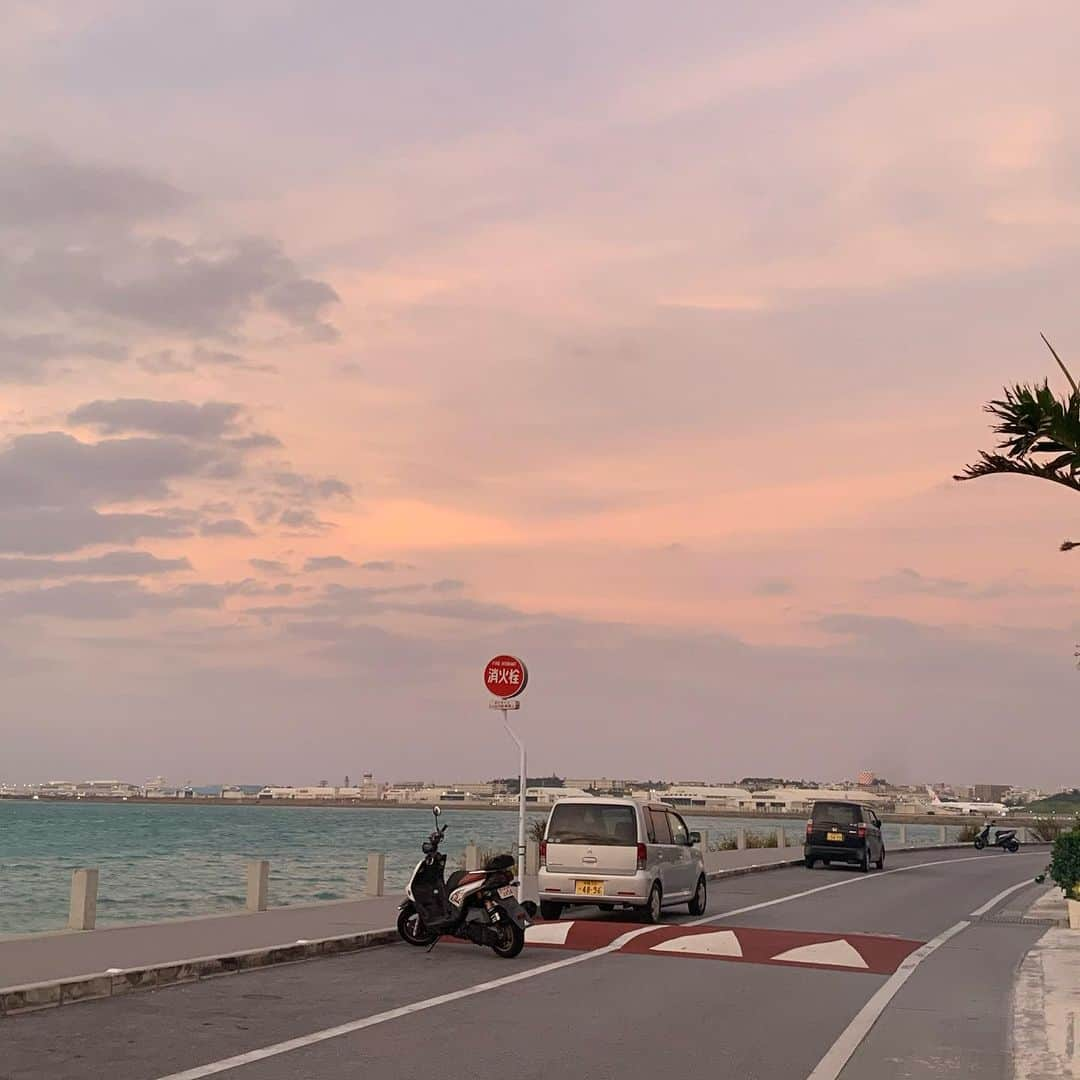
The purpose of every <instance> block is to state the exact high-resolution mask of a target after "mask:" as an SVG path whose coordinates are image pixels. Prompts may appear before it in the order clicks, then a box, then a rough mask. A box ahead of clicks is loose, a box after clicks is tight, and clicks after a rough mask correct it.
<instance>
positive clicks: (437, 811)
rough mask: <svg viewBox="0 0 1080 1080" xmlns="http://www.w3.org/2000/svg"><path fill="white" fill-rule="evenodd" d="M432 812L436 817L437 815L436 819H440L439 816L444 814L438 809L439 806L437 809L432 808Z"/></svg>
mask: <svg viewBox="0 0 1080 1080" xmlns="http://www.w3.org/2000/svg"><path fill="white" fill-rule="evenodd" d="M431 812H432V813H433V814H434V815H435V816H436V817H438V816H439V815H440V814H441V813H442V811H441V810H440V809H439V808H438V807H437V806H436V807H433V808H432V811H431Z"/></svg>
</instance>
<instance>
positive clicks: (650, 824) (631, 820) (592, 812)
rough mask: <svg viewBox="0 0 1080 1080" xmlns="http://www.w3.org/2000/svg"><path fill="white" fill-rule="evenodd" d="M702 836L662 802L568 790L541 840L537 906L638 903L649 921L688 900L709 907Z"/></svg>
mask: <svg viewBox="0 0 1080 1080" xmlns="http://www.w3.org/2000/svg"><path fill="white" fill-rule="evenodd" d="M700 843H701V837H700V835H699V834H698V833H696V832H691V831H690V830H689V829H688V828H687V827H686V822H685V821H683V819H682V818H681V817H680V816H679V815H678V814H677V813H676V812H675V811H674V810H673V809H672V808H671V807H670V806H666V805H664V804H663V803H655V802H642V801H639V800H637V799H616V798H611V799H605V798H591V797H590V798H570V799H561V800H559V802H557V803H556V804H555V806H554V807H552V810H551V814H550V816H549V817H548V822H547V828H546V830H545V833H544V840H543V842H542V843H541V844H540V881H539V891H540V914H541V915H542V916H543V917H544V918H545V919H557V918H558V917H559V916H560V915H561V914H562V913H563V910H564V909H565V908H566V907H568V906H569V905H571V904H598V905H599V906H600V907H601V908H602V909H605V910H609V911H610V910H613V909H614V908H616V907H630V908H636V909H637V910H638V912H639V914H640V916H641V918H642V920H643V921H645V922H656V921H657V920H658V919H659V918H660V913H661V911H662V910H663V909H664V908H666V907H674V906H675V905H676V904H686V905H687V906H688V907H689V910H690V914H691V915H702V914H704V912H705V900H706V896H705V888H706V886H705V862H704V857H703V856H702V853H701V848H700V847H699V846H698V845H700Z"/></svg>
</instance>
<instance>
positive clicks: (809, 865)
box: [803, 855, 817, 870]
mask: <svg viewBox="0 0 1080 1080" xmlns="http://www.w3.org/2000/svg"><path fill="white" fill-rule="evenodd" d="M803 862H805V863H806V869H807V870H813V869H814V867H815V866H816V865H817V859H812V858H811V857H810V856H809V855H807V856H806V858H805V859H804V860H803Z"/></svg>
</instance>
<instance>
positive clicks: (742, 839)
mask: <svg viewBox="0 0 1080 1080" xmlns="http://www.w3.org/2000/svg"><path fill="white" fill-rule="evenodd" d="M735 850H736V851H745V850H746V829H745V828H743V829H738V830H736V832H735Z"/></svg>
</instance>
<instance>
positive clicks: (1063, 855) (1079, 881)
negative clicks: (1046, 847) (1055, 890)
mask: <svg viewBox="0 0 1080 1080" xmlns="http://www.w3.org/2000/svg"><path fill="white" fill-rule="evenodd" d="M1050 877H1051V878H1053V880H1054V881H1055V882H1056V883H1057V884H1058V885H1060V886H1061V890H1062V892H1064V893H1065V895H1066V896H1068V897H1071V898H1072V899H1075V900H1080V832H1077V831H1075V830H1074V831H1073V832H1067V833H1062V834H1061V836H1059V837H1058V838H1057V839H1056V840H1055V841H1054V847H1053V849H1052V850H1051V853H1050Z"/></svg>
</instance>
